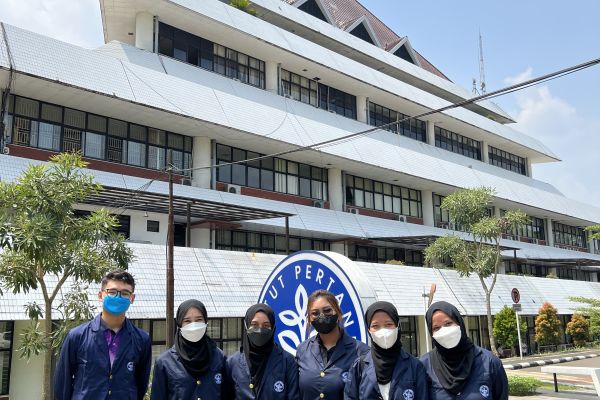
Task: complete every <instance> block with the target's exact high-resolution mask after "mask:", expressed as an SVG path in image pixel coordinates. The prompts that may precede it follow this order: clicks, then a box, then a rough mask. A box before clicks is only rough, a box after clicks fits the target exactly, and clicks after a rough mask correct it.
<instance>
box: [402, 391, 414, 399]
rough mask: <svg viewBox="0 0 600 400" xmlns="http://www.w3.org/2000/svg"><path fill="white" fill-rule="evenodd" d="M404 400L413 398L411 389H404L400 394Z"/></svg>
mask: <svg viewBox="0 0 600 400" xmlns="http://www.w3.org/2000/svg"><path fill="white" fill-rule="evenodd" d="M402 397H403V398H404V400H413V399H414V398H415V392H414V391H413V390H412V389H406V390H405V391H404V392H402Z"/></svg>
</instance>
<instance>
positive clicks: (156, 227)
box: [146, 220, 160, 232]
mask: <svg viewBox="0 0 600 400" xmlns="http://www.w3.org/2000/svg"><path fill="white" fill-rule="evenodd" d="M146 231H148V232H158V231H160V222H159V221H152V220H148V221H146Z"/></svg>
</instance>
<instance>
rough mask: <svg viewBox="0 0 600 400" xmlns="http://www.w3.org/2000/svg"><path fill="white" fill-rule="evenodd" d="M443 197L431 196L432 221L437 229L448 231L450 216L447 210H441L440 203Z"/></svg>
mask: <svg viewBox="0 0 600 400" xmlns="http://www.w3.org/2000/svg"><path fill="white" fill-rule="evenodd" d="M444 197H445V196H440V195H439V194H434V195H433V220H434V221H435V226H437V227H438V228H446V229H450V227H451V226H450V225H451V224H450V214H449V213H448V210H444V209H443V208H442V201H443V200H444Z"/></svg>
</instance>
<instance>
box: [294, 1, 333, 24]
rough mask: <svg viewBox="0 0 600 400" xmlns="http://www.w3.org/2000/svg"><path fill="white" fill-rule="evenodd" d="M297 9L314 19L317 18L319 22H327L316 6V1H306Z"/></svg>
mask: <svg viewBox="0 0 600 400" xmlns="http://www.w3.org/2000/svg"><path fill="white" fill-rule="evenodd" d="M298 9H299V10H302V11H304V12H305V13H308V14H310V15H312V16H313V17H315V18H319V19H320V20H321V21H325V22H329V21H327V18H325V14H323V11H321V8H320V7H319V6H318V5H317V2H316V0H308V1H306V2H304V3H303V4H302V5H301V6H300V7H298Z"/></svg>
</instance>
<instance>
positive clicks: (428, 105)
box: [0, 0, 600, 399]
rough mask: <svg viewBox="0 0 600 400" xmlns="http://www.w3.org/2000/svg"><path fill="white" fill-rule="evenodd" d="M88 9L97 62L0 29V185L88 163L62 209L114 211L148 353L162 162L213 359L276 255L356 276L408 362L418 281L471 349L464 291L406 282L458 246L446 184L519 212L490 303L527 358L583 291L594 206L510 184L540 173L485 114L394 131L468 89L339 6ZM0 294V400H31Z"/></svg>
mask: <svg viewBox="0 0 600 400" xmlns="http://www.w3.org/2000/svg"><path fill="white" fill-rule="evenodd" d="M100 7H101V11H102V24H103V31H104V39H105V42H106V44H105V45H103V46H101V47H100V48H97V49H84V48H80V47H77V46H74V45H70V44H67V43H63V42H59V41H57V40H54V39H52V38H48V37H44V36H41V35H38V34H35V33H32V32H28V31H24V30H22V29H19V28H16V27H13V26H10V25H7V24H4V23H3V24H2V34H3V35H2V40H0V85H1V88H2V93H3V96H2V99H3V102H2V110H3V111H4V112H3V113H2V115H4V124H5V129H4V132H3V136H2V143H1V144H2V146H1V147H2V148H3V150H4V151H3V153H4V154H3V155H0V165H1V166H2V169H1V171H3V172H0V173H1V174H2V176H1V179H3V180H11V179H15V177H16V176H18V174H19V173H20V172H21V171H23V170H24V169H25V168H26V166H27V165H28V164H29V163H32V162H44V161H46V160H47V159H48V157H49V156H51V155H52V154H55V153H56V152H62V151H80V152H81V153H82V155H83V156H84V157H85V159H86V160H87V161H89V162H90V169H91V170H92V172H93V173H94V174H95V176H96V178H97V180H98V181H99V182H100V183H101V184H102V185H103V186H104V187H105V188H107V192H108V193H109V194H110V196H106V197H103V199H91V200H90V201H89V202H88V203H86V204H81V205H80V206H79V207H78V208H79V209H80V213H82V214H84V213H85V212H89V211H90V210H93V209H95V208H97V207H100V206H104V207H109V208H111V209H112V210H113V211H114V212H115V213H116V214H119V215H120V217H119V218H120V219H119V220H120V223H121V228H120V230H121V232H122V233H123V234H124V235H125V236H126V237H127V238H128V239H129V241H130V242H131V246H132V247H133V249H134V251H135V253H136V256H137V258H136V261H135V262H134V263H133V265H132V266H131V269H132V270H133V271H134V273H135V274H136V277H137V279H138V282H139V293H138V301H136V305H135V306H134V307H132V310H131V313H132V314H131V317H132V318H133V319H135V320H136V323H137V324H139V326H141V327H143V328H145V329H146V330H148V331H149V332H150V333H151V335H152V340H153V344H154V346H155V349H154V350H155V353H156V354H158V353H159V352H160V351H162V350H164V343H165V322H164V315H165V311H164V310H165V308H164V294H162V293H163V290H162V288H164V276H165V274H164V270H165V265H164V264H165V263H164V245H165V241H166V231H167V215H166V213H165V212H164V210H165V208H164V205H165V204H166V196H165V194H166V183H165V179H166V175H165V173H164V170H165V168H166V167H167V166H168V165H172V166H173V167H174V169H175V173H176V184H175V198H176V200H177V201H178V203H177V204H180V205H181V207H179V208H177V209H176V213H175V214H176V215H175V244H176V246H177V248H176V253H175V257H176V262H175V268H176V296H177V297H176V304H178V303H179V302H180V301H183V300H185V299H187V298H190V297H196V298H199V299H200V300H203V301H205V302H206V303H207V307H208V312H209V317H211V322H210V327H209V332H208V333H209V335H210V336H211V337H212V338H214V339H215V340H216V341H217V342H218V343H219V344H220V346H221V347H222V348H223V349H224V350H225V351H226V352H228V353H230V352H233V351H234V350H236V349H237V347H239V344H240V338H241V335H242V322H241V321H242V320H241V317H242V316H243V315H244V312H245V309H246V308H247V307H248V306H249V305H250V304H252V302H255V301H256V299H257V298H258V293H259V291H260V289H261V287H262V284H263V283H264V281H265V279H266V277H267V276H268V274H269V272H270V271H271V269H272V268H273V267H274V266H275V265H276V264H277V263H278V262H279V261H280V260H281V259H282V258H283V255H285V254H288V253H291V252H294V251H297V250H320V251H332V252H337V253H340V254H343V255H345V256H347V257H348V258H350V259H351V260H354V261H356V264H357V265H358V266H359V268H360V269H361V270H362V271H363V273H364V274H365V276H367V277H368V278H369V280H370V281H371V282H372V283H371V285H372V286H373V289H374V291H375V292H376V294H377V297H378V298H379V299H381V300H389V301H392V302H394V303H395V304H396V305H397V306H398V308H399V310H401V314H402V315H403V317H402V325H401V330H402V332H403V338H404V340H405V343H404V344H405V347H406V348H407V349H408V350H409V351H411V352H412V353H414V354H420V353H423V352H424V351H426V350H427V339H426V335H425V332H426V329H425V325H424V319H423V313H424V309H423V308H424V305H423V296H422V295H423V293H424V292H425V291H426V290H428V288H429V285H431V283H436V284H437V286H438V292H437V294H436V299H446V300H448V301H451V302H453V303H454V304H457V306H460V307H459V308H460V309H461V311H462V312H463V313H464V314H465V315H466V316H467V318H466V320H467V324H468V330H469V334H470V335H471V337H472V338H473V340H474V341H475V342H476V343H478V344H481V345H486V343H487V342H486V338H487V323H486V322H485V309H484V307H482V304H481V303H482V299H483V294H482V292H481V288H480V286H479V282H478V281H477V280H474V279H464V278H459V277H458V275H457V274H456V273H455V272H454V271H452V270H434V269H431V268H426V267H424V266H423V255H422V250H423V248H424V246H426V245H427V243H429V242H430V240H432V239H434V238H436V237H440V236H443V235H446V234H450V233H454V234H458V235H462V233H461V232H460V227H458V226H456V225H455V224H454V223H453V221H451V220H450V218H449V217H448V214H447V212H445V211H444V210H442V209H441V207H440V205H441V202H442V200H443V198H444V196H447V195H449V194H451V193H452V192H454V191H456V190H459V189H462V188H470V187H477V186H482V185H483V186H488V187H492V188H494V189H495V190H496V195H495V197H494V201H493V204H492V205H491V207H490V215H496V216H500V215H502V214H503V213H504V212H506V211H508V210H514V209H521V210H523V211H524V212H526V213H527V214H528V215H529V216H530V217H531V218H530V222H529V223H528V224H527V225H526V226H524V227H522V228H521V229H519V230H516V231H514V232H510V234H507V235H506V236H505V238H504V239H503V243H502V244H503V246H505V247H506V248H507V249H508V248H510V249H511V250H506V251H505V252H504V254H503V255H504V258H505V259H504V263H503V267H502V275H501V277H500V280H499V282H500V283H499V285H498V287H497V288H496V292H497V294H498V299H499V300H494V304H493V308H494V311H495V312H496V311H498V310H499V309H500V308H501V307H502V306H503V305H506V304H510V296H509V292H510V289H511V288H512V287H519V288H520V289H521V291H522V292H523V293H525V296H524V299H525V300H524V301H523V312H522V313H523V315H525V316H527V317H526V318H527V321H528V326H529V328H528V329H529V331H528V336H527V339H526V340H527V342H528V345H529V348H531V349H533V348H534V347H535V343H534V342H533V340H532V329H533V316H535V314H536V313H537V309H539V307H540V306H541V304H542V303H543V301H546V300H548V301H551V302H552V303H553V304H554V305H555V306H557V307H558V308H559V313H560V314H561V315H562V316H563V317H562V318H563V319H565V320H568V318H569V317H568V316H569V315H570V314H572V308H573V307H574V305H573V304H572V303H570V302H569V301H568V296H570V295H587V296H588V297H600V283H597V282H598V281H599V278H600V267H598V266H599V265H600V244H599V243H598V242H597V241H593V240H590V238H589V237H588V236H587V235H586V232H585V231H584V227H585V226H589V225H593V224H597V223H600V209H599V208H597V207H593V206H591V205H587V204H583V203H580V202H577V201H575V200H571V199H569V198H568V197H566V196H565V195H564V194H563V193H561V192H559V191H558V190H557V189H556V188H555V187H553V186H552V185H551V184H549V183H545V182H541V181H539V180H536V179H535V178H534V177H533V176H532V165H533V164H536V163H545V162H557V161H559V160H558V157H557V156H556V155H555V154H554V153H553V152H552V150H551V149H548V148H547V147H546V146H545V145H544V144H543V143H541V142H540V141H539V140H537V139H535V138H533V137H531V136H528V135H527V133H526V132H525V133H521V132H517V131H516V130H514V129H512V128H511V127H510V124H511V123H512V122H514V121H513V119H512V118H511V116H510V115H508V114H507V113H506V112H504V111H503V110H502V109H500V108H499V107H498V106H497V105H495V104H494V103H492V102H490V101H482V102H479V103H472V104H468V105H466V106H465V107H461V108H454V109H450V110H447V111H444V112H441V113H435V114H432V115H429V116H427V117H422V118H415V116H417V115H420V114H423V113H425V112H428V111H431V110H436V109H439V108H441V107H444V106H447V105H449V104H452V103H457V102H460V101H463V100H466V99H468V98H470V97H471V94H470V93H469V91H467V90H465V89H463V88H461V87H459V86H457V85H456V84H454V83H452V82H451V81H450V80H449V79H448V78H447V77H446V76H445V75H444V74H443V72H441V71H439V70H438V69H437V68H436V67H435V66H433V65H432V64H431V63H429V62H428V61H427V59H426V58H425V57H424V56H423V55H421V54H420V53H419V52H418V51H417V50H416V49H413V48H412V45H411V44H410V41H409V40H408V38H407V37H402V36H399V35H397V34H396V33H394V32H393V31H391V30H390V29H389V28H388V27H387V26H385V24H383V23H382V22H381V21H380V20H379V19H377V17H376V16H374V15H372V14H371V13H370V12H369V11H368V10H366V9H364V7H362V6H361V5H360V4H359V3H358V2H356V1H354V0H286V1H282V0H256V1H253V7H254V8H255V9H256V16H253V15H251V14H249V13H246V12H244V11H242V10H238V9H235V8H233V7H231V6H229V5H228V4H226V3H225V2H221V1H218V0H203V1H201V2H194V1H189V0H138V1H136V2H130V1H126V0H111V1H105V0H100ZM341 10H344V11H343V12H342V11H341ZM380 126H381V128H380V129H376V128H377V127H380ZM367 131H368V133H365V134H364V135H357V136H355V137H352V138H351V139H348V140H345V141H341V142H338V143H335V144H334V145H322V146H318V147H314V146H313V145H314V144H317V143H322V142H326V141H328V140H335V139H338V138H341V137H345V136H347V135H350V134H353V133H357V132H367ZM299 149H301V151H299ZM134 198H135V199H136V201H132V199H134ZM186 204H188V206H187V211H186ZM219 209H220V210H219ZM390 260H395V261H401V262H402V263H404V264H405V265H406V266H397V265H389V264H385V262H386V261H390ZM550 278H556V279H550ZM92 289H93V288H92ZM496 292H495V293H496ZM5 296H9V297H10V295H7V294H5ZM33 296H35V294H34V295H33ZM7 298H8V297H7ZM29 298H31V296H29ZM10 299H11V300H12V301H10V302H6V304H9V303H10V306H6V307H4V306H3V307H0V335H2V336H0V398H2V396H9V395H10V398H11V399H21V398H36V396H35V393H38V392H36V390H39V388H35V387H33V386H32V385H31V381H32V379H31V373H32V372H31V371H37V370H39V367H40V366H41V361H40V360H33V361H31V363H30V364H27V363H26V362H25V361H23V360H20V359H19V356H18V352H17V351H16V349H17V348H18V347H19V340H20V339H19V335H18V333H19V331H20V329H22V328H23V327H24V326H26V324H27V323H28V321H26V320H25V314H24V313H23V308H22V304H21V303H20V302H22V303H24V302H25V299H24V297H19V296H12V297H10ZM568 341H569V338H568V337H565V340H564V342H565V343H567V342H568ZM34 367H35V368H34ZM25 371H28V373H29V375H25ZM24 376H27V377H28V378H27V379H23V377H24Z"/></svg>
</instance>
